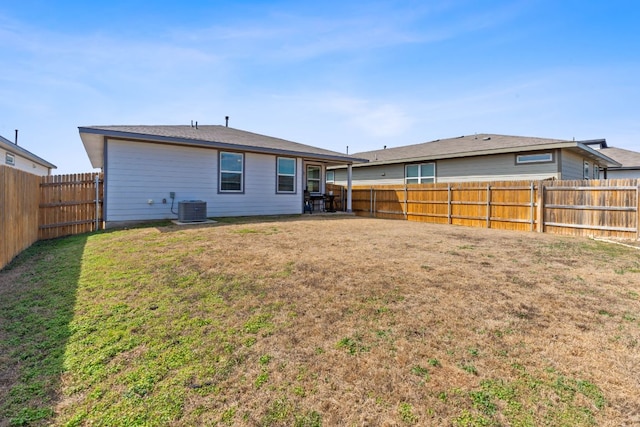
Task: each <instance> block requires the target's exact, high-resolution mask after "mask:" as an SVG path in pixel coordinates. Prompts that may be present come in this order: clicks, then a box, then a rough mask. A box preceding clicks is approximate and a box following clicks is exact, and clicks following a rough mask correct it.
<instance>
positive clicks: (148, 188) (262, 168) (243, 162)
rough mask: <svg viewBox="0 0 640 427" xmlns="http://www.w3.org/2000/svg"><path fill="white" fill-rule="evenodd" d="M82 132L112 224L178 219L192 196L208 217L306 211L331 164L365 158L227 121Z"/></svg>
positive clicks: (322, 189)
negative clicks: (101, 180)
mask: <svg viewBox="0 0 640 427" xmlns="http://www.w3.org/2000/svg"><path fill="white" fill-rule="evenodd" d="M79 132H80V138H81V139H82V142H83V144H84V147H85V149H86V151H87V154H88V156H89V159H90V161H91V164H92V165H93V167H95V168H101V169H102V170H103V172H104V221H105V226H106V227H112V226H120V225H125V224H126V223H130V222H140V221H149V220H160V219H175V218H176V217H177V208H178V204H179V202H180V201H185V200H201V201H204V202H206V204H207V208H206V215H207V217H223V216H245V215H280V214H298V213H303V212H304V193H305V190H306V189H308V190H309V193H310V194H312V195H321V194H323V193H324V192H325V171H326V169H327V167H328V166H335V165H346V166H345V168H351V165H352V163H353V162H355V161H358V159H356V158H354V157H351V156H348V155H345V154H341V153H337V152H334V151H329V150H324V149H322V148H316V147H312V146H309V145H304V144H299V143H296V142H292V141H287V140H284V139H280V138H273V137H269V136H265V135H260V134H256V133H252V132H246V131H242V130H238V129H233V128H229V127H226V126H198V125H197V124H196V126H188V125H187V126H88V127H80V128H79ZM172 196H173V197H172ZM348 196H349V200H348V204H347V207H348V209H350V191H348ZM172 202H173V209H172Z"/></svg>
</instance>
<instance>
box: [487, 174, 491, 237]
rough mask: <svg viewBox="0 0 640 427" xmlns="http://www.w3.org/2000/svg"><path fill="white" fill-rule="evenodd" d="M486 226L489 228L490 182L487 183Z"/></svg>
mask: <svg viewBox="0 0 640 427" xmlns="http://www.w3.org/2000/svg"><path fill="white" fill-rule="evenodd" d="M487 228H491V184H487Z"/></svg>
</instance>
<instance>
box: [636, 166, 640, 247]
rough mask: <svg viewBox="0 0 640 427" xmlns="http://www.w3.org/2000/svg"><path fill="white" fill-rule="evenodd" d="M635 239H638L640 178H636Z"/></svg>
mask: <svg viewBox="0 0 640 427" xmlns="http://www.w3.org/2000/svg"><path fill="white" fill-rule="evenodd" d="M636 205H637V206H636V240H640V179H638V180H636Z"/></svg>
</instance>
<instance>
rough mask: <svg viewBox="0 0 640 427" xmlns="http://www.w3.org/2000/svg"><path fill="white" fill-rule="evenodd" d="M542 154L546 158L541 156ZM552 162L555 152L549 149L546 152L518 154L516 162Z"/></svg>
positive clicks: (524, 163)
mask: <svg viewBox="0 0 640 427" xmlns="http://www.w3.org/2000/svg"><path fill="white" fill-rule="evenodd" d="M540 156H545V158H540ZM552 162H553V152H551V151H548V152H545V153H534V154H518V155H516V164H518V165H526V164H528V163H552Z"/></svg>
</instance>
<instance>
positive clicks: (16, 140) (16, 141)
mask: <svg viewBox="0 0 640 427" xmlns="http://www.w3.org/2000/svg"><path fill="white" fill-rule="evenodd" d="M14 142H15V143H16V145H18V129H16V139H15V141H14Z"/></svg>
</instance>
